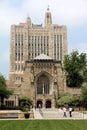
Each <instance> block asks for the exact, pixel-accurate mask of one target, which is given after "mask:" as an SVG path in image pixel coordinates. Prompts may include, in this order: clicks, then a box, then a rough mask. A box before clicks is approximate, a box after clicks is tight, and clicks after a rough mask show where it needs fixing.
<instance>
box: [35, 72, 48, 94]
mask: <svg viewBox="0 0 87 130" xmlns="http://www.w3.org/2000/svg"><path fill="white" fill-rule="evenodd" d="M49 93H50V81H49V78H48V77H47V76H46V75H45V74H42V75H41V76H40V77H39V78H38V80H37V94H41V95H46V94H49Z"/></svg>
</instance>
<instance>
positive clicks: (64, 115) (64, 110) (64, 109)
mask: <svg viewBox="0 0 87 130" xmlns="http://www.w3.org/2000/svg"><path fill="white" fill-rule="evenodd" d="M63 112H64V114H63V117H67V116H66V108H65V107H63Z"/></svg>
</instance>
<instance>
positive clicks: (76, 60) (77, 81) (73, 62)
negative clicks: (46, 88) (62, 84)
mask: <svg viewBox="0 0 87 130" xmlns="http://www.w3.org/2000/svg"><path fill="white" fill-rule="evenodd" d="M86 66H87V57H86V54H85V53H81V54H79V53H78V51H73V52H72V53H70V55H66V56H65V58H64V69H65V72H66V83H67V86H68V87H81V85H82V83H83V82H84V81H86V80H87V79H86V78H87V73H86V72H87V68H86Z"/></svg>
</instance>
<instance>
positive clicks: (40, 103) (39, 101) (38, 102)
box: [37, 100, 43, 108]
mask: <svg viewBox="0 0 87 130" xmlns="http://www.w3.org/2000/svg"><path fill="white" fill-rule="evenodd" d="M39 107H41V108H42V107H43V103H42V101H41V100H38V101H37V108H39Z"/></svg>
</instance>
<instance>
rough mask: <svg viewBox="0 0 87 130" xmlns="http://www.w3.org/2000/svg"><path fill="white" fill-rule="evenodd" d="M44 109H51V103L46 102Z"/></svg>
mask: <svg viewBox="0 0 87 130" xmlns="http://www.w3.org/2000/svg"><path fill="white" fill-rule="evenodd" d="M46 108H51V101H50V100H47V101H46Z"/></svg>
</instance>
